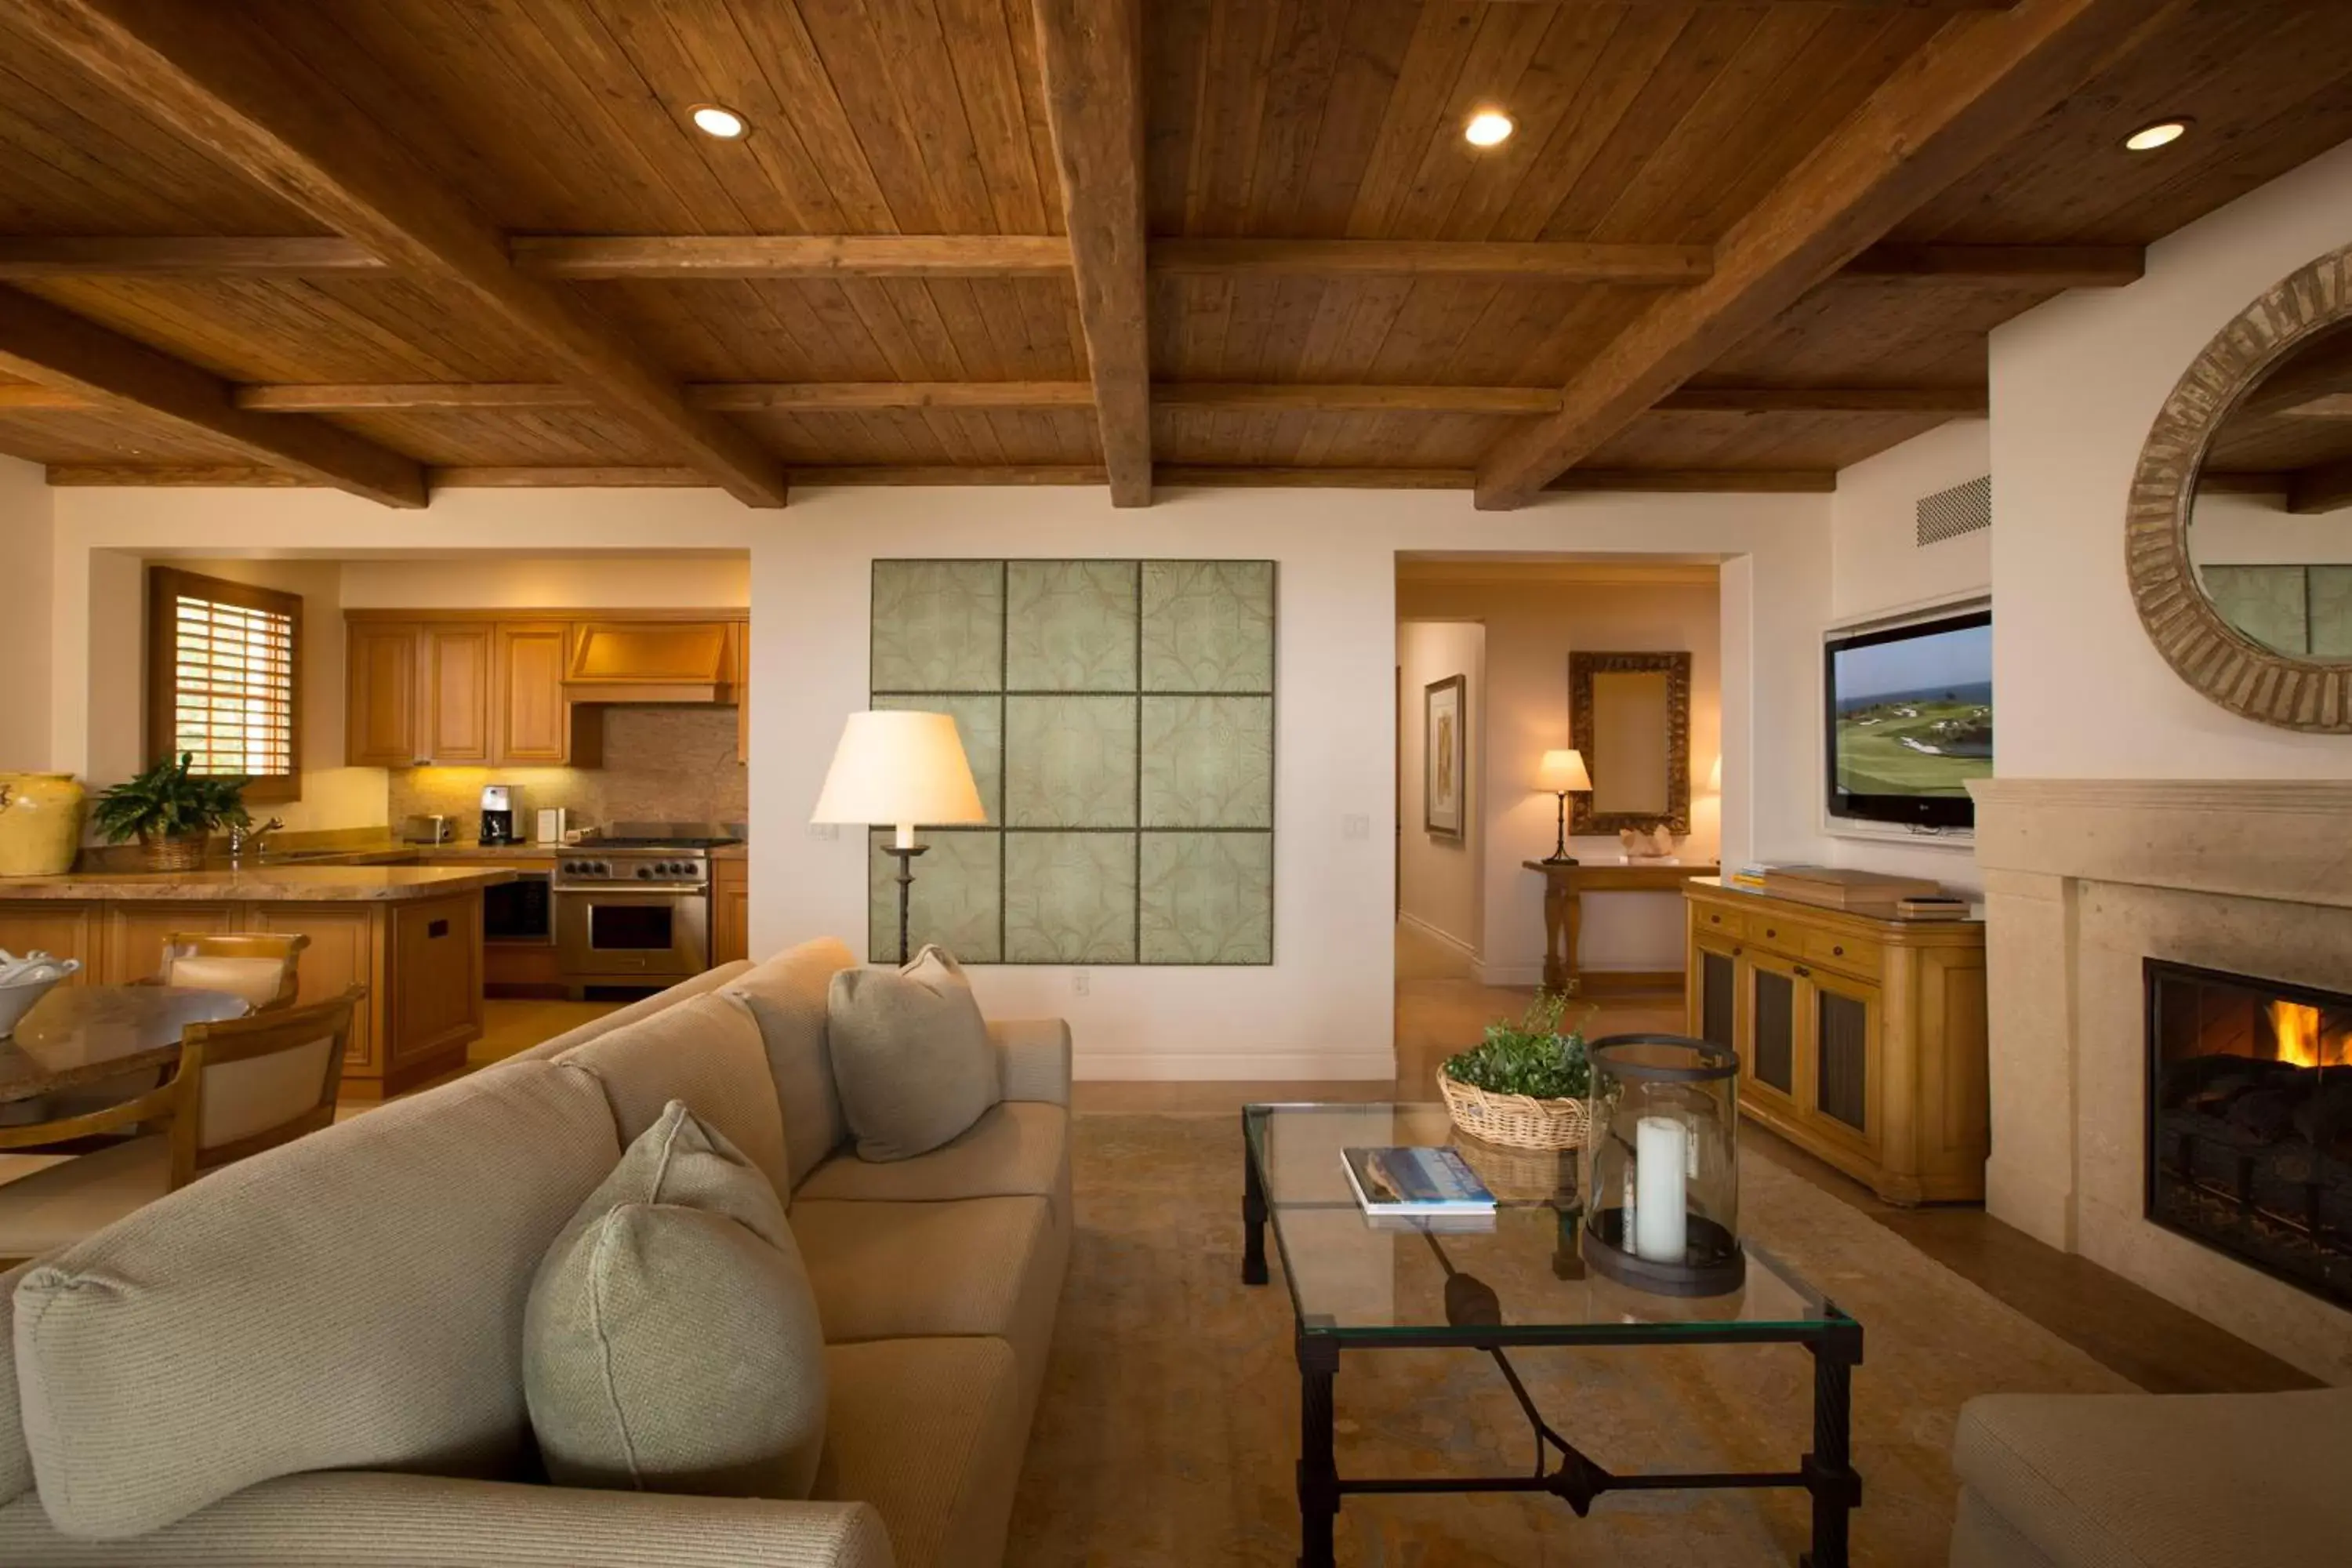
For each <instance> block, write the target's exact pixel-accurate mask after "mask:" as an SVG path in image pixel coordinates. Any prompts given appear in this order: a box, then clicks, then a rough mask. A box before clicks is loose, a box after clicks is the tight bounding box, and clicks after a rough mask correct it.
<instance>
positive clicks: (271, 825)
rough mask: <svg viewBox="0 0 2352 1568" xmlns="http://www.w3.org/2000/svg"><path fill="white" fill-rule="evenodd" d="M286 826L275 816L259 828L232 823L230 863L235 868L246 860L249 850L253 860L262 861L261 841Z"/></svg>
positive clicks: (229, 829) (229, 836) (229, 832)
mask: <svg viewBox="0 0 2352 1568" xmlns="http://www.w3.org/2000/svg"><path fill="white" fill-rule="evenodd" d="M283 826H286V824H285V823H283V822H281V821H279V820H278V818H277V817H274V816H273V817H271V818H270V819H269V820H268V821H267V822H265V823H263V824H262V825H261V826H258V827H255V826H251V825H250V824H248V823H243V822H232V823H230V824H229V825H228V863H229V864H230V865H232V866H235V865H236V864H238V863H239V862H241V861H242V860H244V858H245V852H246V851H247V849H251V850H252V851H253V858H255V859H256V860H258V859H260V858H261V841H262V840H263V839H264V838H266V837H268V836H269V835H270V834H273V833H275V832H277V831H278V829H279V828H281V827H283Z"/></svg>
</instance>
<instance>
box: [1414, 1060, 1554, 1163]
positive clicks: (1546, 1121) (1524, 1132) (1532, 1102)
mask: <svg viewBox="0 0 2352 1568" xmlns="http://www.w3.org/2000/svg"><path fill="white" fill-rule="evenodd" d="M1437 1090H1438V1092H1439V1093H1440V1094H1443V1095H1444V1097H1445V1110H1446V1114H1447V1115H1449V1116H1451V1117H1452V1118H1453V1119H1454V1126H1455V1127H1457V1128H1459V1129H1461V1130H1462V1131H1465V1132H1467V1133H1468V1134H1469V1135H1470V1136H1471V1137H1473V1138H1479V1139H1484V1140H1485V1141H1486V1142H1489V1143H1500V1144H1502V1145H1504V1146H1505V1147H1506V1148H1511V1149H1581V1148H1583V1147H1584V1142H1585V1138H1586V1135H1587V1133H1588V1131H1590V1128H1591V1112H1589V1111H1588V1110H1586V1109H1585V1104H1584V1101H1582V1100H1537V1099H1534V1098H1532V1097H1531V1096H1528V1095H1524V1094H1489V1093H1488V1092H1487V1091H1486V1090H1485V1089H1474V1088H1472V1087H1471V1086H1470V1085H1468V1084H1466V1083H1463V1082H1461V1081H1460V1080H1458V1079H1455V1078H1454V1077H1453V1076H1452V1075H1451V1074H1449V1073H1446V1072H1444V1071H1440V1072H1439V1073H1438V1075H1437Z"/></svg>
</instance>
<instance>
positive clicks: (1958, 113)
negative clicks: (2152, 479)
mask: <svg viewBox="0 0 2352 1568" xmlns="http://www.w3.org/2000/svg"><path fill="white" fill-rule="evenodd" d="M2188 5H2189V0H2022V3H2021V4H2020V5H2018V6H2017V7H2016V8H2015V9H2014V10H2011V11H2007V12H2001V13H1998V14H1992V15H1988V16H1980V17H1968V18H1963V19H1959V20H1956V21H1954V22H1952V23H1950V24H1948V26H1945V27H1944V28H1943V29H1942V30H1941V31H1940V32H1938V33H1937V36H1936V37H1935V38H1933V39H1932V40H1930V41H1929V43H1928V44H1927V46H1926V47H1924V48H1922V49H1920V50H1919V51H1918V52H1917V53H1916V54H1915V55H1913V56H1912V57H1911V58H1909V59H1908V60H1906V61H1905V62H1904V64H1903V65H1902V66H1901V67H1900V68H1898V69H1897V70H1896V71H1895V74H1894V75H1893V76H1892V77H1890V78H1888V79H1886V81H1885V82H1884V83H1882V84H1881V85H1880V87H1879V88H1878V89H1877V90H1876V91H1874V92H1873V93H1872V94H1871V96H1870V98H1869V99H1868V100H1866V101H1865V102H1864V104H1863V106H1862V107H1861V108H1860V109H1859V110H1856V111H1855V112H1854V113H1853V116H1851V117H1850V118H1849V119H1848V120H1847V121H1845V122H1844V123H1843V125H1841V126H1840V127H1839V128H1838V129H1837V131H1835V132H1832V135H1831V136H1830V138H1829V140H1828V141H1826V142H1823V143H1822V145H1820V146H1819V147H1816V148H1815V149H1814V150H1813V151H1812V152H1811V153H1809V154H1808V155H1807V156H1806V157H1805V158H1804V160H1803V161H1802V162H1801V163H1799V164H1798V165H1797V166H1796V168H1795V169H1793V170H1791V171H1790V173H1789V174H1788V175H1787V176H1786V177H1784V178H1783V179H1782V180H1781V181H1780V183H1779V184H1777V185H1775V186H1774V187H1773V188H1772V189H1771V191H1770V192H1769V193H1768V194H1767V195H1765V196H1764V198H1763V200H1762V201H1760V202H1759V204H1758V205H1756V207H1755V208H1754V209H1753V210H1752V211H1750V212H1748V214H1747V215H1746V216H1744V217H1742V218H1741V219H1740V220H1739V221H1738V223H1737V224H1735V225H1733V226H1732V228H1731V230H1730V232H1729V233H1728V234H1727V235H1726V236H1725V237H1724V239H1723V242H1722V243H1721V244H1720V245H1718V246H1717V248H1716V268H1715V272H1714V274H1713V276H1711V277H1710V278H1708V279H1706V281H1705V282H1703V283H1700V284H1698V285H1696V287H1694V288H1692V289H1687V290H1682V291H1678V292H1676V293H1674V294H1672V295H1668V296H1665V297H1664V298H1662V299H1660V300H1656V301H1654V303H1652V304H1651V305H1650V306H1648V307H1647V308H1646V309H1645V310H1643V312H1642V313H1641V314H1640V315H1639V316H1637V317H1635V318H1634V319H1633V321H1632V323H1631V324H1629V325H1628V326H1627V327H1626V328H1625V330H1624V331H1622V332H1621V333H1619V334H1618V336H1617V337H1616V338H1615V339H1614V340H1612V342H1610V343H1608V344H1607V345H1606V346H1605V347H1603V348H1602V349H1601V352H1600V353H1597V354H1596V355H1594V356H1593V358H1592V359H1591V362H1590V363H1588V365H1587V366H1586V368H1585V370H1584V371H1583V373H1582V374H1580V375H1578V376H1577V378H1576V379H1575V380H1574V381H1571V382H1570V384H1569V385H1568V388H1567V395H1566V398H1565V400H1564V401H1563V403H1562V405H1561V407H1560V410H1559V413H1557V414H1555V415H1552V416H1549V417H1547V418H1545V419H1542V420H1539V421H1538V422H1536V423H1534V424H1532V425H1530V426H1528V427H1526V428H1525V429H1523V430H1521V431H1519V432H1517V433H1516V434H1514V435H1512V436H1510V437H1507V438H1505V439H1504V440H1503V441H1502V442H1500V443H1499V444H1497V446H1496V447H1495V449H1494V450H1493V451H1492V452H1490V453H1488V454H1487V456H1486V459H1485V461H1483V462H1482V463H1480V465H1479V468H1478V505H1479V506H1481V507H1484V508H1505V507H1514V506H1518V505H1521V504H1523V503H1525V502H1526V501H1528V500H1532V499H1533V498H1534V497H1535V496H1536V495H1537V494H1538V492H1540V491H1541V490H1542V489H1543V487H1544V486H1545V485H1546V484H1548V483H1549V481H1550V480H1551V479H1553V478H1554V477H1555V476H1557V475H1559V474H1560V473H1561V472H1563V471H1565V470H1566V469H1568V468H1572V467H1574V466H1575V464H1576V463H1577V462H1578V461H1579V460H1580V459H1581V458H1584V457H1585V456H1587V455H1588V454H1589V453H1591V452H1592V451H1593V450H1594V449H1595V448H1596V447H1599V446H1600V445H1601V443H1602V442H1604V441H1606V440H1608V439H1609V437H1612V436H1613V435H1615V434H1616V433H1617V432H1618V431H1620V430H1622V429H1623V428H1624V427H1625V426H1627V425H1628V424H1630V423H1631V422H1632V421H1633V419H1634V418H1635V417H1637V416H1639V415H1640V414H1641V412H1642V411H1643V409H1645V408H1648V407H1649V406H1650V405H1653V404H1654V403H1656V402H1657V401H1658V400H1659V399H1660V398H1662V397H1664V395H1666V394H1667V393H1669V392H1672V391H1674V390H1675V388H1676V387H1678V386H1680V385H1681V384H1683V383H1684V382H1685V381H1687V380H1689V379H1690V378H1691V377H1692V376H1694V375H1696V374H1699V373H1700V372H1701V371H1703V370H1705V369H1706V367H1707V365H1708V364H1710V363H1714V362H1715V361H1716V360H1717V359H1719V358H1720V357H1721V356H1722V355H1723V354H1724V353H1726V352H1727V351H1728V350H1729V349H1731V348H1732V347H1733V346H1734V345H1735V344H1737V343H1738V342H1739V341H1740V340H1741V339H1743V338H1745V337H1747V336H1748V335H1749V334H1750V333H1751V332H1754V331H1757V330H1759V329H1760V328H1762V327H1764V326H1765V325H1767V324H1768V323H1769V322H1770V321H1771V320H1772V319H1773V318H1774V317H1775V316H1777V315H1779V314H1780V312H1781V311H1782V310H1787V309H1788V308H1789V307H1790V306H1791V305H1793V304H1795V303H1796V302H1797V300H1800V299H1801V298H1802V297H1803V296H1804V295H1805V293H1806V292H1807V291H1808V290H1810V289H1812V288H1813V287H1814V286H1815V285H1817V284H1819V283H1821V282H1822V280H1823V279H1827V278H1828V277H1830V276H1831V275H1832V274H1833V273H1835V272H1836V271H1837V270H1838V269H1839V268H1842V267H1843V266H1844V265H1845V264H1846V263H1848V262H1850V261H1852V260H1853V259H1854V258H1856V257H1858V256H1859V255H1861V253H1862V252H1863V251H1864V249H1865V248H1867V247H1869V246H1871V245H1873V244H1874V243H1876V242H1877V241H1878V240H1879V239H1880V238H1882V237H1884V236H1885V234H1886V232H1887V231H1888V230H1889V229H1891V228H1893V227H1894V226H1895V225H1896V224H1897V223H1899V222H1901V221H1902V220H1903V218H1904V217H1905V216H1907V215H1908V214H1909V213H1911V212H1912V211H1914V210H1915V209H1916V207H1917V206H1918V205H1919V204H1920V203H1922V202H1924V201H1927V199H1929V198H1930V197H1932V196H1934V195H1936V194H1937V193H1938V192H1940V191H1942V190H1943V189H1945V188H1946V187H1947V186H1948V185H1949V184H1951V183H1952V182H1953V181H1954V180H1957V179H1958V178H1960V177H1961V176H1962V175H1964V174H1967V173H1968V172H1969V170H1971V169H1973V168H1975V167H1976V166H1977V165H1978V164H1979V163H1981V162H1982V161H1983V159H1984V157H1985V156H1986V154H1988V153H1990V151H1991V150H1992V149H1993V148H1995V147H1997V146H2000V144H2001V143H2003V142H2008V141H2010V140H2011V138H2013V137H2015V136H2017V135H2019V134H2020V133H2021V132H2024V131H2025V130H2027V129H2028V128H2029V127H2030V126H2031V125H2032V122H2033V121H2035V120H2036V119H2037V118H2039V117H2040V116H2041V115H2042V113H2044V112H2045V111H2047V110H2049V108H2050V107H2051V105H2053V104H2054V103H2056V102H2058V101H2059V100H2062V99H2063V98H2064V97H2065V96H2066V94H2068V93H2069V92H2071V91H2073V90H2074V88H2075V87H2077V86H2078V85H2079V84H2080V83H2081V82H2082V81H2084V79H2086V78H2088V77H2090V76H2092V75H2093V74H2095V72H2096V71H2097V70H2098V69H2099V68H2101V67H2102V66H2104V65H2105V64H2106V63H2107V62H2108V61H2111V60H2113V59H2116V58H2120V57H2121V56H2122V55H2124V54H2126V53H2127V52H2129V51H2130V50H2131V49H2132V48H2134V47H2137V45H2139V44H2140V43H2141V42H2142V41H2143V40H2144V39H2145V38H2146V37H2148V35H2149V33H2150V32H2151V31H2152V29H2153V27H2154V26H2156V25H2158V24H2159V23H2161V22H2164V21H2166V20H2168V19H2170V18H2171V17H2172V16H2177V15H2179V13H2180V12H2181V11H2183V10H2185V9H2186V8H2187V6H2188Z"/></svg>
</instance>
